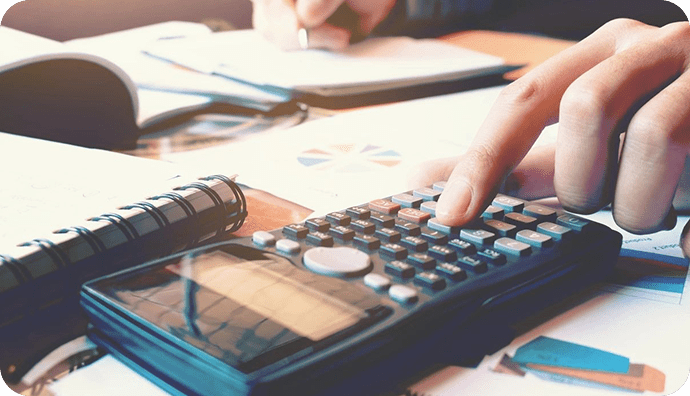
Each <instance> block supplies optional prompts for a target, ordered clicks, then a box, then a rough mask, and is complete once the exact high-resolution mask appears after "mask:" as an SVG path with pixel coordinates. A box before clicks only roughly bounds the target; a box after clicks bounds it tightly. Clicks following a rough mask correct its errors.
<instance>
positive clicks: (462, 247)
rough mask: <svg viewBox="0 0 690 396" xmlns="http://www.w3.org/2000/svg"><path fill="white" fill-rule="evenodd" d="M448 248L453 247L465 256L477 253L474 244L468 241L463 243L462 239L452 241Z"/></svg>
mask: <svg viewBox="0 0 690 396" xmlns="http://www.w3.org/2000/svg"><path fill="white" fill-rule="evenodd" d="M448 246H450V247H452V248H453V249H455V250H457V251H458V252H460V254H462V255H465V256H467V255H470V254H474V253H476V252H477V248H475V247H474V245H473V244H471V243H469V242H467V241H463V240H462V239H457V238H455V239H452V240H451V241H450V242H448Z"/></svg>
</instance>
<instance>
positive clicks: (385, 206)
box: [369, 199, 400, 214]
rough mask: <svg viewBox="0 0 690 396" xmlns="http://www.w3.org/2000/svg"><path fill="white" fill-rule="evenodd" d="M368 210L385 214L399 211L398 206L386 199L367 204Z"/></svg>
mask: <svg viewBox="0 0 690 396" xmlns="http://www.w3.org/2000/svg"><path fill="white" fill-rule="evenodd" d="M369 209H371V210H375V211H377V212H381V213H386V214H395V213H397V212H398V211H399V210H400V204H398V203H395V202H392V201H389V200H387V199H375V200H373V201H371V202H369Z"/></svg>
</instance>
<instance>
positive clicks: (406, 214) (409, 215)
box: [398, 208, 431, 223]
mask: <svg viewBox="0 0 690 396" xmlns="http://www.w3.org/2000/svg"><path fill="white" fill-rule="evenodd" d="M398 217H400V218H401V219H405V220H407V221H412V222H415V223H425V222H426V221H428V220H429V219H430V218H431V214H429V213H427V212H423V211H421V210H419V209H414V208H404V209H401V210H400V212H398Z"/></svg>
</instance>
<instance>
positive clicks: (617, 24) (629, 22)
mask: <svg viewBox="0 0 690 396" xmlns="http://www.w3.org/2000/svg"><path fill="white" fill-rule="evenodd" d="M643 26H647V25H646V24H644V23H642V22H640V21H636V20H634V19H629V18H616V19H613V20H611V21H608V22H606V23H605V24H604V25H602V26H601V27H600V28H599V30H600V31H604V32H609V33H614V34H615V33H619V32H625V31H628V30H631V29H637V28H640V27H643Z"/></svg>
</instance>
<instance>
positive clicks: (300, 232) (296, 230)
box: [283, 224, 309, 239]
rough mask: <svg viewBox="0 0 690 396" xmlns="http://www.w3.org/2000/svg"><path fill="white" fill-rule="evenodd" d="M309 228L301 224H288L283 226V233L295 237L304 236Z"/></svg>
mask: <svg viewBox="0 0 690 396" xmlns="http://www.w3.org/2000/svg"><path fill="white" fill-rule="evenodd" d="M308 233H309V229H308V228H307V227H305V226H303V225H301V224H290V225H287V226H285V227H283V234H285V235H287V236H291V237H294V238H297V239H302V238H306V236H307V234H308Z"/></svg>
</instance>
